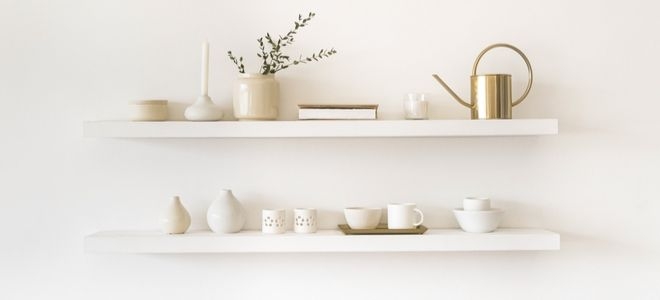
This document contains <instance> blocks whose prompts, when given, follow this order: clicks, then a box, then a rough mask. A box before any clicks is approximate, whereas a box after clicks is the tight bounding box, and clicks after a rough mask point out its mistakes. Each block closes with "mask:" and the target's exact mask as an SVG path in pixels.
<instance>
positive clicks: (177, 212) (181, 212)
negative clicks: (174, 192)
mask: <svg viewBox="0 0 660 300" xmlns="http://www.w3.org/2000/svg"><path fill="white" fill-rule="evenodd" d="M160 227H161V230H162V231H163V232H164V233H168V234H178V233H184V232H186V230H188V227H190V214H189V213H188V211H187V210H186V208H185V207H183V204H181V199H179V196H174V197H173V198H172V201H171V202H170V204H169V205H168V206H167V208H166V209H165V211H164V212H163V214H162V215H161V217H160Z"/></svg>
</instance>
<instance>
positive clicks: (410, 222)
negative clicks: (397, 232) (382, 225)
mask: <svg viewBox="0 0 660 300" xmlns="http://www.w3.org/2000/svg"><path fill="white" fill-rule="evenodd" d="M416 214H417V215H419V221H415V215H416ZM422 222H424V214H423V213H422V211H421V210H419V209H418V208H417V205H416V204H415V203H391V204H388V205H387V228H388V229H413V228H416V227H417V226H419V225H422Z"/></svg>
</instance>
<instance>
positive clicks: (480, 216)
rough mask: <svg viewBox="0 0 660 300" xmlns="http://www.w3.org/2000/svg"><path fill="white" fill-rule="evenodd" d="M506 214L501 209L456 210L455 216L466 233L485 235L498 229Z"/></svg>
mask: <svg viewBox="0 0 660 300" xmlns="http://www.w3.org/2000/svg"><path fill="white" fill-rule="evenodd" d="M503 213H504V211H503V210H501V209H491V210H463V209H462V208H457V209H454V216H456V220H457V221H458V225H460V226H461V229H463V231H465V232H473V233H484V232H491V231H493V230H495V229H497V226H498V225H499V224H500V220H501V219H502V214H503Z"/></svg>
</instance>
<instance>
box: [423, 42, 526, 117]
mask: <svg viewBox="0 0 660 300" xmlns="http://www.w3.org/2000/svg"><path fill="white" fill-rule="evenodd" d="M498 47H504V48H509V49H511V50H513V51H516V52H517V53H518V54H519V55H520V56H522V58H523V60H524V61H525V64H527V72H528V74H529V75H528V80H527V88H525V92H523V94H522V96H520V98H518V100H516V101H511V75H510V74H485V75H477V67H478V66H479V61H480V60H481V57H482V56H484V54H486V52H488V51H490V50H491V49H493V48H498ZM433 78H435V80H437V81H438V82H439V83H440V84H441V85H442V86H443V87H444V88H445V89H446V90H447V91H448V92H449V94H450V95H451V96H452V97H454V99H456V101H458V103H460V104H462V105H463V106H465V107H467V108H469V109H470V110H471V112H472V119H511V109H512V108H513V107H514V106H516V105H518V104H520V102H522V101H523V100H525V97H527V94H529V90H530V89H531V88H532V81H533V80H534V76H533V74H532V66H531V65H530V63H529V60H528V59H527V57H526V56H525V54H524V53H522V51H520V50H519V49H518V48H516V47H514V46H511V45H509V44H494V45H490V46H488V47H486V49H484V50H483V51H481V53H479V56H477V60H475V62H474V65H473V66H472V76H470V81H471V84H470V86H471V90H472V93H471V94H472V100H471V103H467V102H466V101H463V100H462V99H461V98H460V97H459V96H458V95H456V93H454V91H452V89H451V88H449V86H448V85H447V84H446V83H445V82H444V81H442V79H440V77H439V76H438V75H436V74H433Z"/></svg>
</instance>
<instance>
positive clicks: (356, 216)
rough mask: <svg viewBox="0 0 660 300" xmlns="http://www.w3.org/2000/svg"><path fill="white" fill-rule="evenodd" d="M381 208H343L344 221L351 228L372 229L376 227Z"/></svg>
mask: <svg viewBox="0 0 660 300" xmlns="http://www.w3.org/2000/svg"><path fill="white" fill-rule="evenodd" d="M382 212H383V210H382V209H380V208H371V207H347V208H344V217H345V218H346V223H348V226H350V227H351V229H374V228H376V227H378V223H379V222H380V215H381V214H382Z"/></svg>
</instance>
